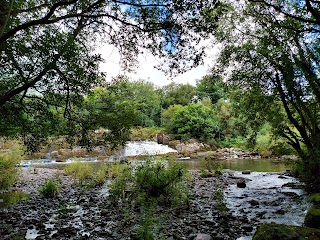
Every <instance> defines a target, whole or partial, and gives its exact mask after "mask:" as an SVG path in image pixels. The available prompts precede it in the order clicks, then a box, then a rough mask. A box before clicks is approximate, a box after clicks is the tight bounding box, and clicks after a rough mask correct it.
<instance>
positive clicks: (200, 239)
mask: <svg viewBox="0 0 320 240" xmlns="http://www.w3.org/2000/svg"><path fill="white" fill-rule="evenodd" d="M189 239H190V240H212V237H211V236H210V235H208V234H205V233H196V234H191V235H189Z"/></svg>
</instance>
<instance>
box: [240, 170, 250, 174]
mask: <svg viewBox="0 0 320 240" xmlns="http://www.w3.org/2000/svg"><path fill="white" fill-rule="evenodd" d="M250 173H251V171H250V170H244V171H242V174H250Z"/></svg>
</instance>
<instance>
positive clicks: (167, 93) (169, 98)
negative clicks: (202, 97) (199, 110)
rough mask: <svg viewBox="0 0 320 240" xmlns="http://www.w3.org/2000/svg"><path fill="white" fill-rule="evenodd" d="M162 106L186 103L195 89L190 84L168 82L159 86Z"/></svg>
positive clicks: (193, 94) (190, 100) (189, 101)
mask: <svg viewBox="0 0 320 240" xmlns="http://www.w3.org/2000/svg"><path fill="white" fill-rule="evenodd" d="M160 92H161V95H162V108H163V109H167V108H168V107H169V106H170V105H175V104H176V105H183V106H185V105H188V104H189V103H191V102H192V99H193V98H194V97H195V95H196V89H195V87H194V86H192V85H190V84H178V83H174V82H172V83H170V84H168V85H166V86H164V87H162V88H161V91H160Z"/></svg>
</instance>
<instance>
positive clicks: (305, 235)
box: [253, 223, 320, 240]
mask: <svg viewBox="0 0 320 240" xmlns="http://www.w3.org/2000/svg"><path fill="white" fill-rule="evenodd" d="M275 239H277V240H302V239H303V240H305V239H310V240H311V239H312V240H320V230H319V229H315V228H307V227H297V226H288V225H283V224H276V223H267V224H263V225H261V226H259V227H258V229H257V231H256V233H255V234H254V236H253V240H275Z"/></svg>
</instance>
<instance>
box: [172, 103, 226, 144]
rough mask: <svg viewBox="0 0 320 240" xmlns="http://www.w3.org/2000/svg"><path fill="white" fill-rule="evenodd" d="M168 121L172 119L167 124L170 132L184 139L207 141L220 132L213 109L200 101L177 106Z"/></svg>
mask: <svg viewBox="0 0 320 240" xmlns="http://www.w3.org/2000/svg"><path fill="white" fill-rule="evenodd" d="M168 121H171V122H168V123H167V124H166V125H167V128H168V132H169V133H173V134H174V135H175V136H176V137H177V138H179V139H183V140H187V139H190V138H196V139H200V140H203V141H207V140H209V139H212V138H215V137H217V136H218V133H219V132H220V123H219V120H218V118H217V117H216V116H215V114H214V112H213V110H212V109H210V108H209V107H207V106H204V105H202V104H198V103H197V104H189V105H187V106H184V107H179V108H177V110H175V112H174V114H173V115H172V116H171V117H170V118H168Z"/></svg>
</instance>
